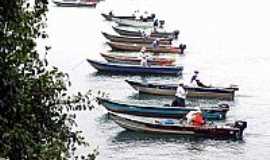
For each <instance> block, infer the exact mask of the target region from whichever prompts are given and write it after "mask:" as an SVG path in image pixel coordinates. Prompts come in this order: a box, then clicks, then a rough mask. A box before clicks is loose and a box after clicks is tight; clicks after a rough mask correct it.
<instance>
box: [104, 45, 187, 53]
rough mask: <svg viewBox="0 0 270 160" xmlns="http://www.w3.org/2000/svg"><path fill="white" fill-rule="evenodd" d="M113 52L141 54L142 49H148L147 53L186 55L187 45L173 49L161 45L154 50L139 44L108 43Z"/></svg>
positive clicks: (149, 46)
mask: <svg viewBox="0 0 270 160" xmlns="http://www.w3.org/2000/svg"><path fill="white" fill-rule="evenodd" d="M107 44H108V45H109V46H110V47H111V48H112V50H113V51H129V52H139V51H140V50H141V49H142V47H145V48H146V52H153V53H177V54H184V50H185V49H186V45H184V44H180V45H179V47H172V46H169V45H160V46H159V47H157V48H153V47H152V45H150V44H138V43H119V42H107Z"/></svg>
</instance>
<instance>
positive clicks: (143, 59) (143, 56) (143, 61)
mask: <svg viewBox="0 0 270 160" xmlns="http://www.w3.org/2000/svg"><path fill="white" fill-rule="evenodd" d="M145 50H146V48H145V47H142V49H141V53H140V58H141V66H143V67H149V64H148V62H147V61H148V58H149V57H148V56H147V55H146V54H145Z"/></svg>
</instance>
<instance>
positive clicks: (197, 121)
mask: <svg viewBox="0 0 270 160" xmlns="http://www.w3.org/2000/svg"><path fill="white" fill-rule="evenodd" d="M192 123H193V125H195V126H201V125H203V124H204V120H203V116H202V114H201V113H195V114H194V115H193V118H192Z"/></svg>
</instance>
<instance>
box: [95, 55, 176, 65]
mask: <svg viewBox="0 0 270 160" xmlns="http://www.w3.org/2000/svg"><path fill="white" fill-rule="evenodd" d="M100 55H101V56H102V57H103V58H105V59H106V61H108V62H111V63H123V64H132V65H140V62H141V59H140V58H139V57H132V56H122V55H115V54H104V53H100ZM174 62H175V60H174V59H169V58H158V57H153V58H151V59H149V60H148V64H149V65H160V66H169V65H173V63H174Z"/></svg>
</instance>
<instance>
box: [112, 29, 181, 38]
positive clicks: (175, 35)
mask: <svg viewBox="0 0 270 160" xmlns="http://www.w3.org/2000/svg"><path fill="white" fill-rule="evenodd" d="M112 28H113V30H114V31H115V32H117V33H118V34H120V35H124V36H131V37H140V36H142V33H141V32H140V31H129V30H124V29H120V28H116V27H112ZM178 34H179V31H174V32H151V33H150V35H149V36H150V37H155V38H178Z"/></svg>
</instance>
